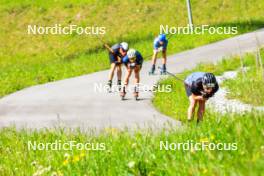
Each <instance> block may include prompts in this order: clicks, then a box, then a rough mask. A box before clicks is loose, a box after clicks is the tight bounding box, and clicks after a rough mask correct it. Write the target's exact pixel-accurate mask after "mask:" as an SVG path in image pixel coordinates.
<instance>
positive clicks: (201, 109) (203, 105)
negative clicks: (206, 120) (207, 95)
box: [197, 100, 205, 122]
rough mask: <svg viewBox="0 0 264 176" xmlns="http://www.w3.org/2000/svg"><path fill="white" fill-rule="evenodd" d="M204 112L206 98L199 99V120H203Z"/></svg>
mask: <svg viewBox="0 0 264 176" xmlns="http://www.w3.org/2000/svg"><path fill="white" fill-rule="evenodd" d="M204 112H205V100H200V101H199V108H198V111H197V122H199V121H202V120H203V115H204Z"/></svg>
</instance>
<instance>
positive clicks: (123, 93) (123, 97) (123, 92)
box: [120, 86, 126, 100]
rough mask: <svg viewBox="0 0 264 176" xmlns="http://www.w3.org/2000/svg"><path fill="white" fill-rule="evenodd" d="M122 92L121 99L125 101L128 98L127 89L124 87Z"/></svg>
mask: <svg viewBox="0 0 264 176" xmlns="http://www.w3.org/2000/svg"><path fill="white" fill-rule="evenodd" d="M121 89H122V90H121V92H120V97H121V100H125V96H126V87H125V86H124V87H122V88H121Z"/></svg>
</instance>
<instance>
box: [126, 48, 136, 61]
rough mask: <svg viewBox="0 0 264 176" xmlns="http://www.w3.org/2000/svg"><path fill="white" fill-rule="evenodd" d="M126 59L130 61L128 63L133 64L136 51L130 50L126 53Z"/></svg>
mask: <svg viewBox="0 0 264 176" xmlns="http://www.w3.org/2000/svg"><path fill="white" fill-rule="evenodd" d="M127 57H128V59H129V60H130V62H134V61H135V59H136V50H135V49H133V48H131V49H129V50H128V52H127Z"/></svg>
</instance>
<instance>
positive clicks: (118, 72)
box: [116, 64, 122, 81]
mask: <svg viewBox="0 0 264 176" xmlns="http://www.w3.org/2000/svg"><path fill="white" fill-rule="evenodd" d="M121 66H122V65H121V64H118V65H117V66H116V67H117V79H118V81H119V80H121V79H122V67H121Z"/></svg>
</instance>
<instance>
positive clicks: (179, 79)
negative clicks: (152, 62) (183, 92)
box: [158, 66, 184, 82]
mask: <svg viewBox="0 0 264 176" xmlns="http://www.w3.org/2000/svg"><path fill="white" fill-rule="evenodd" d="M158 69H160V70H162V68H161V67H160V66H159V67H158ZM166 73H167V74H168V75H170V76H172V77H174V78H175V79H177V80H178V81H181V82H184V80H183V79H181V78H179V77H177V76H175V75H174V74H173V73H170V72H168V71H166Z"/></svg>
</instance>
